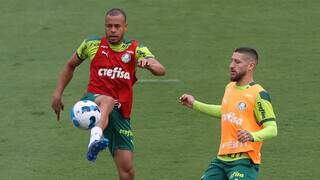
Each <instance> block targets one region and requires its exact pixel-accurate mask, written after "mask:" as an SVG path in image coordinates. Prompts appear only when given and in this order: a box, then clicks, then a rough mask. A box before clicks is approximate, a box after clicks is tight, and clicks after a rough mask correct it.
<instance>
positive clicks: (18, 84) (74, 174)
mask: <svg viewBox="0 0 320 180" xmlns="http://www.w3.org/2000/svg"><path fill="white" fill-rule="evenodd" d="M0 4H1V6H0V12H1V15H0V34H1V35H0V37H1V38H0V54H1V56H0V62H1V66H0V72H1V75H0V99H1V108H0V114H1V118H0V119H1V125H0V132H1V133H0V134H1V136H0V180H43V179H46V180H85V179H108V180H114V179H117V174H116V170H115V167H114V164H113V161H112V158H111V156H110V155H109V154H108V153H107V152H103V153H102V154H101V155H100V156H99V159H98V160H97V162H96V163H90V162H87V160H86V159H85V153H86V150H87V148H86V146H87V143H88V132H87V131H81V130H78V129H75V128H72V127H71V122H70V120H69V117H68V114H69V113H68V111H69V109H70V108H71V106H72V105H73V103H75V101H76V100H77V99H79V98H80V97H81V95H82V93H83V92H84V90H85V87H86V83H87V79H88V64H85V65H82V66H81V68H79V69H78V70H77V71H76V73H75V76H74V79H73V81H72V82H71V83H70V84H69V86H68V87H67V89H66V91H65V93H64V103H65V108H66V110H65V111H64V112H63V114H62V120H61V122H60V123H57V122H56V120H55V115H54V113H53V112H52V110H51V108H50V105H51V95H52V93H53V90H54V87H55V84H56V80H57V77H58V74H59V72H60V70H61V69H62V67H63V65H64V64H65V62H66V61H67V59H68V58H69V57H70V56H71V54H72V52H73V51H74V50H75V48H77V47H78V46H79V45H80V43H81V42H82V41H83V40H84V39H85V38H88V37H90V36H97V35H98V36H102V35H103V34H104V30H103V25H104V13H105V11H106V10H107V9H109V8H112V7H121V8H123V9H125V10H126V11H127V14H128V23H129V32H128V37H129V38H135V39H138V40H140V41H142V42H143V43H144V44H145V45H147V46H148V47H149V49H150V50H151V51H152V52H153V53H154V54H155V55H156V57H157V58H158V59H159V60H160V61H161V62H162V63H163V64H164V65H165V66H166V68H167V76H166V77H163V78H160V79H163V80H164V79H178V80H180V82H173V83H172V82H171V83H170V82H169V83H150V82H149V83H148V82H141V83H137V84H136V86H135V103H134V110H133V115H132V126H133V128H134V134H135V146H136V157H135V169H136V179H138V180H195V179H199V177H200V176H201V174H202V172H203V171H204V170H205V169H206V167H207V165H208V163H209V162H210V161H211V159H212V158H213V157H214V156H215V154H216V153H217V149H218V145H219V140H220V137H219V134H220V130H219V127H220V122H219V120H217V119H212V118H211V117H209V116H206V115H202V114H199V113H196V112H192V111H190V110H188V109H186V108H183V107H182V106H180V105H179V103H178V97H179V96H180V95H181V94H182V93H184V92H188V93H191V94H193V95H195V96H196V97H197V98H198V99H199V100H201V101H204V102H208V103H220V101H221V97H222V95H223V89H224V86H225V84H226V83H227V82H228V79H229V78H228V64H229V59H230V56H231V52H232V50H233V49H234V48H236V47H239V46H252V47H255V48H257V49H258V52H259V53H260V56H261V61H260V64H259V66H258V70H257V72H256V81H257V82H259V83H261V84H262V85H263V86H264V87H265V88H266V89H267V90H268V91H269V93H270V94H271V96H272V100H273V105H274V109H275V112H276V114H277V123H278V127H279V134H278V137H277V138H275V139H273V140H270V141H267V142H265V144H264V147H263V152H262V153H263V164H262V165H261V168H260V173H259V178H258V179H260V180H271V179H272V180H285V179H294V180H296V179H306V180H309V179H318V178H320V171H319V170H318V166H319V163H320V158H319V156H320V148H319V146H320V140H319V136H320V133H319V132H320V131H319V130H318V128H319V125H320V124H319V122H320V121H319V119H320V115H319V109H318V108H319V103H320V93H319V89H320V82H319V79H320V78H319V77H320V73H319V70H318V69H319V67H320V61H319V52H320V51H319V47H320V33H319V32H320V21H319V17H320V1H318V0H305V1H302V0H268V1H261V0H247V1H232V0H225V1H219V0H202V1H194V0H161V1H156V0H135V1H125V0H117V1H116V0H109V1H93V0H79V1H71V0H61V1H54V0H42V1H39V0H25V1H19V0H10V1H5V0H0ZM138 75H139V78H140V79H153V78H154V77H152V76H151V75H150V74H149V73H148V72H143V71H141V70H140V71H139V72H138Z"/></svg>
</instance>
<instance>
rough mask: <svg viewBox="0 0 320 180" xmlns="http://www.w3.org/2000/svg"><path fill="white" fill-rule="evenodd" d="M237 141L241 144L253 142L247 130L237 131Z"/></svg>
mask: <svg viewBox="0 0 320 180" xmlns="http://www.w3.org/2000/svg"><path fill="white" fill-rule="evenodd" d="M237 136H238V141H240V142H242V143H245V142H248V141H250V142H253V137H252V135H251V133H250V132H249V131H247V130H242V129H239V130H238V134H237Z"/></svg>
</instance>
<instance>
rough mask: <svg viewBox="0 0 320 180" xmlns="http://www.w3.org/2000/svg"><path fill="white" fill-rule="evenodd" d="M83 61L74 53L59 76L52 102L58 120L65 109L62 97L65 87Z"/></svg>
mask: <svg viewBox="0 0 320 180" xmlns="http://www.w3.org/2000/svg"><path fill="white" fill-rule="evenodd" d="M81 62H82V61H81V60H79V58H78V56H77V54H76V53H74V54H73V55H72V57H71V58H70V60H69V61H68V62H67V64H66V65H65V66H64V68H63V70H62V72H61V73H60V76H59V78H58V82H57V85H56V89H55V90H54V93H53V95H52V104H51V107H52V109H53V111H54V112H55V113H56V115H57V120H58V121H59V120H60V111H61V110H63V106H64V105H63V102H62V98H61V97H62V94H63V91H64V88H65V87H66V86H67V85H68V83H69V82H70V80H71V79H72V76H73V72H74V70H75V68H76V67H77V66H79V65H80V64H81Z"/></svg>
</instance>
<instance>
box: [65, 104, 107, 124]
mask: <svg viewBox="0 0 320 180" xmlns="http://www.w3.org/2000/svg"><path fill="white" fill-rule="evenodd" d="M100 116H101V114H100V109H99V106H98V105H97V104H96V103H94V102H93V101H89V100H81V101H78V102H77V103H76V104H75V105H74V106H73V108H72V109H71V111H70V118H71V121H72V123H73V125H74V126H75V127H77V128H79V129H91V128H93V127H94V126H95V125H96V123H97V122H99V121H100Z"/></svg>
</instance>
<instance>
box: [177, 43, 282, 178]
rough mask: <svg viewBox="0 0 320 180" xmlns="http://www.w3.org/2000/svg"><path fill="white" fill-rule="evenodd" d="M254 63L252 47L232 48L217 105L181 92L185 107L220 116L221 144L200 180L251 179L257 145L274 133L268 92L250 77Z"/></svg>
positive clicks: (254, 173)
mask: <svg viewBox="0 0 320 180" xmlns="http://www.w3.org/2000/svg"><path fill="white" fill-rule="evenodd" d="M257 64H258V54H257V52H256V50H255V49H253V48H247V47H241V48H237V49H235V50H234V52H233V54H232V57H231V63H230V80H231V82H230V83H229V84H228V85H227V86H226V88H225V93H224V96H223V99H222V104H221V105H212V104H205V103H202V102H199V101H197V100H195V98H194V97H193V96H192V95H189V94H183V95H182V96H181V97H180V102H181V103H182V105H185V106H187V107H189V108H192V109H195V110H197V111H200V112H203V113H205V114H209V115H211V116H214V117H218V118H221V143H220V148H219V152H218V155H217V157H215V158H213V160H212V162H211V163H210V165H209V167H208V169H207V170H206V171H205V172H204V174H203V176H202V177H201V179H202V180H227V179H230V180H240V179H242V180H244V179H245V180H254V179H256V177H257V174H258V170H259V164H260V163H261V154H260V151H261V146H262V142H263V141H264V140H266V139H269V138H272V137H275V136H277V125H276V121H275V114H274V112H273V108H272V105H271V100H270V96H269V94H268V93H267V92H266V91H265V90H264V89H263V88H262V87H261V86H260V85H259V84H257V83H256V82H255V81H254V80H253V75H254V71H255V69H256V66H257Z"/></svg>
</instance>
